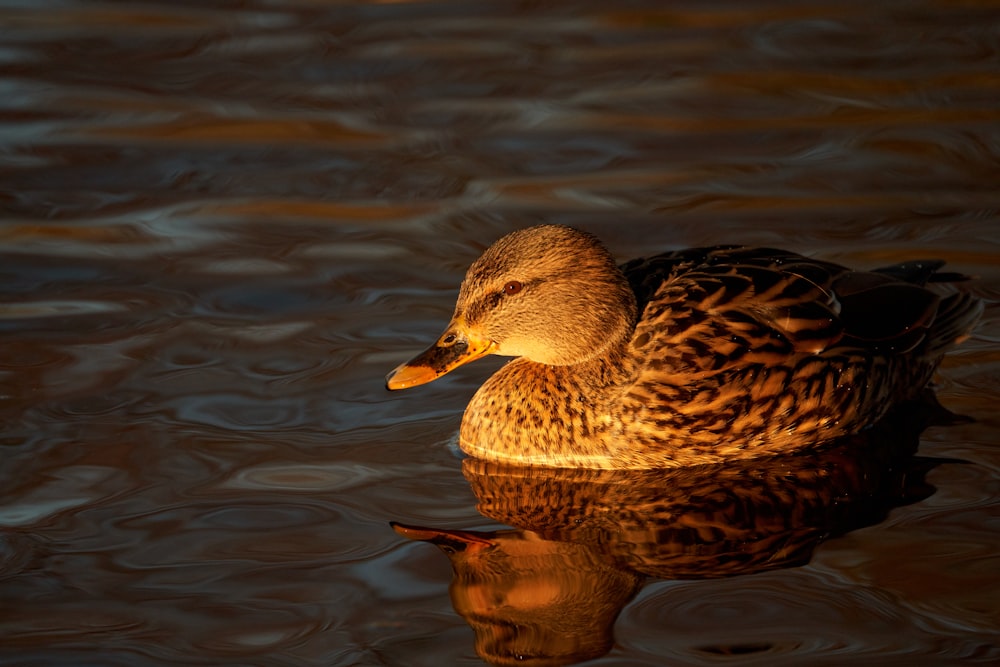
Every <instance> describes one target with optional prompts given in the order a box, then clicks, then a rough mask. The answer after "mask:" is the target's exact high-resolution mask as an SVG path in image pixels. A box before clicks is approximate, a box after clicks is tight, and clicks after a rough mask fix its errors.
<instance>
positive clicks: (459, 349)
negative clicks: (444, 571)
mask: <svg viewBox="0 0 1000 667" xmlns="http://www.w3.org/2000/svg"><path fill="white" fill-rule="evenodd" d="M493 348H494V344H493V341H491V340H488V339H483V338H477V337H475V336H472V335H470V334H469V333H467V332H465V331H463V330H462V329H461V328H460V327H458V326H454V323H453V326H449V327H448V329H447V330H446V331H445V333H444V334H443V335H442V336H441V338H439V339H438V341H437V342H436V343H434V344H433V345H431V346H430V347H429V348H427V349H426V350H424V351H423V352H421V353H420V354H418V355H417V356H415V357H414V358H413V359H410V360H409V361H407V362H406V363H404V364H402V365H400V366H398V367H397V368H396V369H395V370H394V371H392V372H391V373H389V375H388V376H386V378H385V386H386V389H407V388H409V387H416V386H417V385H418V384H425V383H427V382H430V381H431V380H436V379H438V378H439V377H441V376H442V375H444V374H445V373H448V372H449V371H452V370H454V369H455V368H458V367H459V366H461V365H462V364H467V363H469V362H470V361H475V360H476V359H479V358H480V357H485V356H486V355H487V354H489V353H490V352H492V351H493Z"/></svg>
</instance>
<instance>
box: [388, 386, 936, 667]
mask: <svg viewBox="0 0 1000 667" xmlns="http://www.w3.org/2000/svg"><path fill="white" fill-rule="evenodd" d="M935 406H936V403H933V404H932V403H928V402H924V403H921V404H920V405H910V406H906V407H905V408H903V409H900V410H898V411H896V412H895V413H894V414H893V415H892V416H891V417H890V418H888V419H886V420H883V421H882V422H881V423H880V424H878V425H876V426H875V427H873V428H871V429H869V430H868V431H866V432H864V433H862V434H859V435H856V436H852V437H850V438H846V439H844V440H841V441H838V442H836V443H834V444H833V445H832V446H831V447H828V448H826V449H824V450H822V451H813V452H808V453H801V454H798V455H791V456H781V457H773V458H762V459H751V460H740V461H735V462H732V463H729V464H721V465H706V466H698V467H691V468H674V469H669V470H646V471H627V470H626V471H615V470H578V469H551V468H526V467H516V466H510V465H504V464H497V463H487V462H483V461H480V460H477V459H466V460H465V461H464V463H463V472H464V474H465V477H466V479H467V480H468V481H469V484H470V485H471V487H472V490H473V492H474V493H475V495H476V498H477V499H478V502H479V505H478V509H479V511H480V512H481V513H482V514H483V515H484V516H486V517H489V518H490V519H494V520H496V521H498V522H500V523H504V524H507V525H509V526H513V529H510V530H497V531H488V532H487V531H462V530H441V529H435V528H426V527H417V526H410V525H404V524H399V523H394V524H393V527H394V528H395V529H396V531H397V532H399V533H400V534H401V535H403V536H405V537H407V538H410V539H415V540H423V541H427V542H431V543H432V544H435V545H437V546H438V547H440V548H441V550H442V551H444V553H445V554H447V555H448V557H449V559H450V560H451V563H452V567H453V569H454V578H453V580H452V584H451V587H450V592H451V598H452V603H453V604H454V607H455V610H456V611H457V612H458V613H459V614H460V615H461V616H463V617H464V618H465V620H466V621H467V622H468V623H469V625H470V626H471V627H472V629H473V630H474V632H475V635H476V651H477V653H478V654H479V655H480V656H481V657H482V658H483V659H484V660H486V661H487V662H490V663H493V664H497V665H504V664H519V665H525V664H530V665H561V664H569V663H572V662H577V661H581V660H586V659H588V658H594V657H597V656H600V655H603V654H604V653H606V652H607V651H608V650H609V649H610V647H611V645H612V642H613V625H614V622H615V619H616V618H617V616H618V614H619V612H620V611H621V609H622V608H623V607H624V606H625V604H627V603H628V601H629V600H630V599H631V598H632V597H633V596H634V595H635V594H636V592H637V591H638V590H639V588H640V587H641V585H642V583H643V582H644V581H645V580H646V578H647V577H656V578H669V579H701V578H716V577H730V576H735V575H741V574H750V573H754V572H761V571H764V570H771V569H775V568H787V567H794V566H797V565H802V564H805V563H806V562H808V560H809V558H810V556H811V554H812V552H813V550H814V549H815V548H816V546H817V545H818V544H819V543H820V542H821V541H822V540H824V539H826V538H828V537H831V536H836V535H839V534H842V533H845V532H847V531H849V530H853V529H856V528H859V527H862V526H866V525H870V524H873V523H876V522H878V521H880V520H881V519H882V518H883V517H884V516H885V515H886V513H887V512H888V511H889V510H890V509H892V508H893V507H896V506H899V505H903V504H907V503H911V502H915V501H917V500H920V499H922V498H925V497H927V496H928V495H930V493H931V492H932V491H933V488H932V487H930V486H929V485H928V484H926V483H925V482H924V476H925V473H926V472H927V471H928V470H930V469H931V468H932V467H933V466H934V465H936V464H938V463H940V462H941V461H940V460H936V461H935V460H929V459H920V458H916V457H914V456H913V454H914V452H915V451H916V448H917V444H918V438H919V434H920V432H921V431H922V430H923V428H924V426H925V425H926V424H927V421H928V420H927V418H928V417H929V416H930V415H932V414H933V415H937V416H938V417H941V416H950V415H947V413H945V412H944V411H943V409H937V410H932V409H931V408H933V407H935ZM936 421H942V420H941V419H938V420H936Z"/></svg>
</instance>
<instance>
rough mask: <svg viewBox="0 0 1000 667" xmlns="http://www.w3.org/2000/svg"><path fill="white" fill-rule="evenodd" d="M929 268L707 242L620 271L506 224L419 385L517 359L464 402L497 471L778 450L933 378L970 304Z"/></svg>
mask: <svg viewBox="0 0 1000 667" xmlns="http://www.w3.org/2000/svg"><path fill="white" fill-rule="evenodd" d="M941 264H942V263H941V262H936V261H930V262H927V261H923V262H910V263H905V264H900V265H896V266H893V267H888V268H885V269H880V270H876V271H871V272H862V271H852V270H850V269H847V268H846V267H842V266H839V265H837V264H833V263H829V262H823V261H819V260H814V259H810V258H807V257H804V256H802V255H798V254H795V253H792V252H787V251H781V250H774V249H768V248H745V247H736V246H717V247H711V248H695V249H690V250H684V251H678V252H670V253H664V254H660V255H656V256H654V257H649V258H645V259H638V260H633V261H631V262H628V263H626V264H624V265H622V266H617V265H616V264H615V262H614V260H613V258H612V257H611V255H610V253H608V251H607V250H606V249H605V248H604V247H603V246H602V245H601V244H600V242H599V241H597V239H596V238H594V237H593V236H591V235H590V234H587V233H585V232H581V231H578V230H575V229H572V228H568V227H561V226H556V225H543V226H539V227H532V228H528V229H524V230H519V231H517V232H513V233H512V234H509V235H507V236H506V237H504V238H502V239H500V240H499V241H498V242H497V243H495V244H494V245H493V246H491V247H490V248H489V249H487V251H486V252H485V253H484V254H483V256H482V257H480V259H478V260H477V261H476V262H475V263H474V264H473V265H472V266H471V267H470V269H469V272H468V273H467V275H466V279H465V281H464V282H463V284H462V288H461V291H460V293H459V298H458V303H457V305H456V310H455V315H454V316H453V318H452V322H451V323H450V324H449V326H448V328H447V329H446V331H445V333H444V334H443V335H442V336H441V338H440V339H439V340H438V342H437V343H436V344H435V345H434V346H432V347H431V348H429V349H428V350H427V351H426V352H424V353H423V354H421V355H419V356H418V357H417V358H415V359H414V360H412V361H411V362H408V363H407V364H404V365H403V366H401V367H399V368H398V369H396V371H394V372H393V374H391V375H390V377H389V378H388V381H387V386H389V388H403V387H406V386H410V385H412V384H420V383H422V382H426V381H429V380H431V379H434V378H436V377H438V376H439V375H441V374H443V373H445V372H448V371H450V370H451V369H453V368H454V367H456V366H458V365H460V364H462V363H465V362H466V361H469V360H472V359H475V358H478V357H480V356H483V355H485V354H491V353H492V354H506V355H511V356H517V357H518V358H517V359H514V360H513V361H511V362H510V363H508V364H507V365H505V366H504V367H502V368H501V369H500V370H499V371H497V372H496V373H495V374H494V375H493V376H492V377H490V378H489V379H488V380H487V381H486V382H485V383H484V384H483V386H482V387H480V389H479V390H478V391H477V392H476V394H475V395H474V396H473V398H472V400H471V401H470V403H469V405H468V407H467V408H466V411H465V415H464V416H463V419H462V426H461V435H460V444H461V447H462V449H463V450H464V451H465V452H466V453H468V454H470V455H472V456H474V457H476V458H479V459H484V460H487V461H496V462H501V463H515V464H530V465H544V466H553V467H584V468H656V467H671V466H684V465H696V464H704V463H718V462H723V461H726V460H730V459H742V458H749V457H754V456H762V455H773V454H778V453H783V452H791V451H794V450H797V449H802V448H806V447H810V446H815V445H818V444H820V443H823V442H827V441H830V440H834V439H836V438H838V437H840V436H844V435H848V434H851V433H855V432H858V431H860V430H861V429H863V428H865V427H867V426H869V425H871V424H873V423H874V422H876V421H877V420H878V419H879V418H880V417H882V416H883V415H884V414H885V413H886V412H887V411H888V410H889V409H890V408H891V407H892V406H893V405H894V404H896V403H898V402H900V401H903V400H907V399H909V398H912V397H913V396H915V395H916V394H917V393H918V392H919V391H920V390H921V389H923V387H924V386H925V385H926V384H927V383H928V382H929V381H930V379H931V377H932V375H933V373H934V371H935V369H936V367H937V364H938V363H939V361H940V359H941V357H942V355H943V354H944V352H945V351H946V350H947V349H948V348H949V347H950V346H951V345H953V344H955V343H956V342H958V341H959V340H960V339H961V338H963V337H964V336H966V335H968V333H969V331H970V330H971V329H972V327H973V325H974V324H975V322H976V320H977V319H978V316H979V314H980V312H981V310H982V306H981V303H980V302H979V301H978V300H976V299H975V298H973V297H971V296H970V295H968V294H964V293H960V292H954V293H951V294H949V295H946V296H941V295H939V294H938V293H936V292H935V291H932V290H931V289H928V288H927V287H926V283H928V282H938V281H942V280H946V279H949V278H952V277H954V276H953V275H947V274H940V273H937V270H938V269H939V268H940V266H941Z"/></svg>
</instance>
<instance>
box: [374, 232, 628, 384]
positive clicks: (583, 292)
mask: <svg viewBox="0 0 1000 667" xmlns="http://www.w3.org/2000/svg"><path fill="white" fill-rule="evenodd" d="M635 321H636V301H635V295H634V293H633V292H632V289H631V288H630V287H629V284H628V280H626V278H625V276H624V274H622V272H621V270H620V269H619V268H618V266H617V265H616V263H615V260H614V258H613V257H612V256H611V253H609V252H608V250H607V249H606V248H605V247H604V246H603V245H602V244H601V242H600V241H599V240H598V239H597V238H596V237H595V236H593V235H591V234H588V233H586V232H582V231H579V230H577V229H573V228H571V227H563V226H560V225H541V226H537V227H529V228H527V229H522V230H518V231H516V232H512V233H510V234H508V235H507V236H504V237H503V238H501V239H500V240H499V241H497V242H496V243H494V244H493V245H492V246H490V247H489V248H488V249H487V250H486V252H484V253H483V255H482V256H481V257H480V258H479V259H477V260H476V261H475V262H473V263H472V266H470V267H469V270H468V272H467V273H466V274H465V279H464V280H463V281H462V286H461V289H460V290H459V294H458V301H457V303H456V305H455V313H454V315H452V318H451V322H449V323H448V326H447V327H446V328H445V330H444V333H443V334H441V336H440V338H438V340H437V342H435V343H434V344H433V345H432V346H431V347H429V348H428V349H427V350H425V351H424V352H422V353H420V354H419V355H417V356H416V357H414V358H413V359H411V360H410V361H408V362H406V363H404V364H402V365H401V366H399V367H398V368H396V369H395V370H394V371H392V373H390V374H389V375H388V377H387V378H386V387H388V388H389V389H405V388H407V387H413V386H416V385H419V384H424V383H426V382H430V381H431V380H434V379H436V378H438V377H440V376H442V375H444V374H445V373H447V372H449V371H451V370H453V369H455V368H457V367H458V366H461V365H462V364H466V363H469V362H470V361H474V360H476V359H479V358H480V357H483V356H486V355H487V354H497V355H501V356H513V357H524V358H525V359H528V360H530V361H534V362H537V363H541V364H550V365H556V366H567V365H572V364H578V363H583V362H587V361H590V360H592V359H594V358H595V357H598V356H599V355H601V354H602V353H604V352H605V351H606V350H607V349H608V348H609V347H612V346H615V345H620V344H622V342H623V341H624V340H627V338H628V336H629V335H630V334H631V332H632V330H633V328H634V327H635Z"/></svg>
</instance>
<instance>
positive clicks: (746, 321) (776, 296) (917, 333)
mask: <svg viewBox="0 0 1000 667" xmlns="http://www.w3.org/2000/svg"><path fill="white" fill-rule="evenodd" d="M940 266H941V263H940V262H911V263H907V264H901V265H896V266H893V267H887V268H885V269H880V270H877V271H870V272H865V271H852V270H850V269H847V268H846V267H843V266H840V265H838V264H834V263H831V262H824V261H820V260H814V259H811V258H808V257H804V256H802V255H799V254H796V253H793V252H788V251H783V250H775V249H771V248H746V247H737V246H716V247H711V248H695V249H691V250H684V251H679V252H672V253H665V254H663V255H657V256H655V257H650V258H646V259H641V260H633V261H632V262H629V263H627V264H625V265H624V266H623V267H622V269H623V271H624V273H625V275H626V277H627V278H628V279H629V282H630V284H631V285H632V287H633V289H634V290H635V292H636V296H637V299H638V301H639V304H640V312H641V313H642V314H641V317H640V321H639V324H638V325H637V327H636V333H635V336H634V338H633V345H634V346H635V347H636V348H638V349H637V351H638V353H639V354H641V355H643V356H644V357H645V358H646V359H648V360H655V361H652V363H653V365H654V366H661V365H663V364H666V365H667V367H668V368H670V369H671V370H672V371H673V372H678V371H680V372H686V373H699V372H716V371H719V370H723V369H726V368H731V367H734V366H738V365H745V364H752V363H762V364H778V363H782V362H784V361H786V360H787V359H788V358H789V357H791V356H794V355H802V354H821V353H823V352H825V351H827V350H831V349H834V348H836V349H837V352H838V354H839V353H846V354H851V353H858V354H872V353H875V352H881V353H903V352H909V351H913V350H915V349H917V348H919V347H920V346H921V345H923V344H925V343H926V342H927V340H928V335H929V332H931V331H932V328H933V327H934V323H935V321H936V320H937V316H938V311H939V306H940V304H941V298H940V297H939V296H938V295H937V294H935V293H933V292H931V291H930V290H928V289H926V288H925V287H923V283H926V282H927V281H929V280H932V279H933V276H934V273H935V271H937V269H938V268H940ZM951 305H952V306H953V308H952V309H953V310H954V311H955V314H954V316H953V317H951V320H952V321H953V322H952V325H951V326H949V327H948V331H947V332H945V334H946V335H945V336H943V338H947V337H948V335H951V334H952V333H954V332H956V331H958V330H960V329H962V328H963V327H965V326H968V325H969V323H968V322H967V321H966V320H967V318H966V317H964V316H963V315H962V313H963V312H965V310H967V309H963V304H961V303H952V304H951ZM955 337H957V336H953V337H952V338H953V339H954V338H955ZM934 338H935V339H937V338H942V337H941V336H937V335H935V336H934ZM650 345H652V346H654V347H655V349H643V348H646V347H647V346H650Z"/></svg>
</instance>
